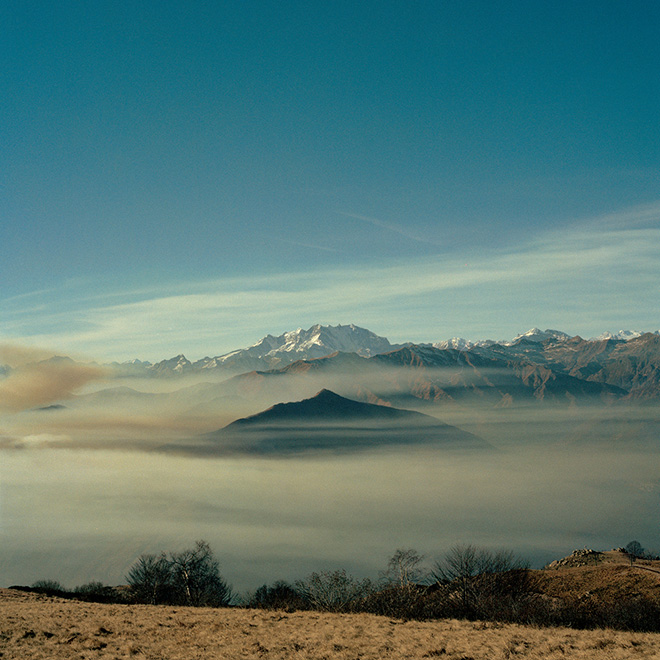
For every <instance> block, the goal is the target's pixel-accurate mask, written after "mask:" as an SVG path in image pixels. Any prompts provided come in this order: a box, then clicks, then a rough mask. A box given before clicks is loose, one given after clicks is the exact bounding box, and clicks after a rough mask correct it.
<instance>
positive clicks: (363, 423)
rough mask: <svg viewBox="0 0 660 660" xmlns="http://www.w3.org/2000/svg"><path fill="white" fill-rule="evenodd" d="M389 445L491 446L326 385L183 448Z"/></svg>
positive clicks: (264, 450)
mask: <svg viewBox="0 0 660 660" xmlns="http://www.w3.org/2000/svg"><path fill="white" fill-rule="evenodd" d="M393 445H399V446H401V445H407V446H411V445H431V446H434V447H441V448H446V449H450V448H451V449H460V450H477V449H481V450H484V449H492V447H491V446H490V445H489V444H488V443H487V442H486V441H485V440H482V439H481V438H478V437H477V436H475V435H472V434H471V433H467V432H465V431H462V430H461V429H459V428H457V427H455V426H451V425H449V424H444V423H443V422H441V421H440V420H438V419H436V418H434V417H431V416H430V415H424V414H422V413H418V412H414V411H411V410H399V409H397V408H392V407H388V406H380V405H374V404H370V403H363V402H360V401H354V400H352V399H347V398H346V397H343V396H340V395H338V394H335V393H334V392H332V391H330V390H327V389H324V390H321V391H320V392H318V393H317V394H316V395H315V396H313V397H310V398H308V399H303V400H302V401H293V402H289V403H278V404H276V405H274V406H272V407H271V408H269V409H267V410H264V411H263V412H260V413H257V414H256V415H251V416H249V417H244V418H242V419H238V420H236V421H235V422H232V423H231V424H229V425H227V426H225V427H224V428H222V429H219V430H218V431H214V432H212V433H207V434H205V435H204V436H203V442H202V443H201V444H198V445H195V446H191V447H188V449H189V450H190V451H193V452H195V453H204V454H215V453H217V454H224V453H234V452H236V453H248V454H271V455H273V454H292V453H301V452H309V451H334V452H344V451H351V450H357V449H376V448H379V447H384V446H393ZM171 448H172V447H170V449H171ZM177 449H183V447H181V446H179V447H177Z"/></svg>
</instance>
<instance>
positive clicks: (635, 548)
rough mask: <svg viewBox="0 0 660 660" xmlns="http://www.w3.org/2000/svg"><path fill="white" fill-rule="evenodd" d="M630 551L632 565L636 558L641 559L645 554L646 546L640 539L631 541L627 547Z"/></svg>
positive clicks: (627, 550) (629, 557) (628, 551)
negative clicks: (644, 546) (643, 545)
mask: <svg viewBox="0 0 660 660" xmlns="http://www.w3.org/2000/svg"><path fill="white" fill-rule="evenodd" d="M625 550H626V552H627V553H628V559H630V565H631V566H632V565H633V564H634V563H635V560H636V559H640V558H641V557H643V556H644V548H642V544H641V543H640V542H639V541H631V542H630V543H628V545H627V546H626V548H625Z"/></svg>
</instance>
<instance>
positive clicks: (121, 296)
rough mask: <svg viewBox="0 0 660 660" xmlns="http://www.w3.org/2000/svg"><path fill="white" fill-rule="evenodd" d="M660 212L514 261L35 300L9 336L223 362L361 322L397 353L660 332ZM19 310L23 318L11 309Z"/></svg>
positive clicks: (354, 270) (479, 252)
mask: <svg viewBox="0 0 660 660" xmlns="http://www.w3.org/2000/svg"><path fill="white" fill-rule="evenodd" d="M658 211H660V204H659V205H655V206H653V205H651V206H649V207H644V208H640V209H638V210H637V211H636V210H635V209H631V210H628V211H626V212H624V213H620V214H612V215H609V216H606V217H603V218H600V219H594V220H588V221H583V222H580V223H577V224H575V225H574V226H573V227H571V228H569V229H566V228H564V229H559V230H553V229H549V230H547V231H546V232H544V233H542V234H539V235H537V236H536V237H535V238H534V239H533V240H531V241H527V242H525V243H521V244H518V245H511V246H509V247H508V248H507V249H502V248H492V249H490V250H485V249H483V248H479V249H470V248H465V249H462V250H460V251H458V252H455V253H451V254H446V253H443V254H440V255H435V256H423V257H418V258H414V259H413V258H408V259H401V260H398V261H388V262H382V261H381V262H372V263H368V264H355V265H353V266H352V267H345V266H341V267H339V266H336V267H324V268H317V269H314V270H308V271H302V272H290V271H286V270H283V271H282V272H280V273H275V274H267V275H256V276H254V277H235V278H223V279H218V280H204V281H199V282H185V283H177V284H175V285H171V284H168V285H163V286H155V287H152V288H149V289H142V290H139V291H138V290H136V291H126V292H113V293H112V295H111V296H108V297H105V296H103V295H96V296H95V295H91V294H90V292H89V291H88V290H85V291H81V292H79V294H80V295H78V296H77V297H76V296H75V295H71V291H68V292H67V297H65V298H60V299H58V298H54V297H53V296H52V294H50V295H49V296H48V297H47V299H40V298H37V299H36V300H35V302H34V305H33V306H32V307H31V308H28V307H20V308H17V307H14V308H13V309H8V310H7V313H5V315H4V318H3V320H2V322H0V335H3V336H5V337H12V338H13V339H14V340H15V341H19V340H20V341H23V340H27V341H29V342H30V343H33V344H34V343H36V344H41V345H43V344H45V345H57V346H63V347H70V350H74V349H75V350H76V351H77V352H80V351H84V352H87V353H89V354H91V355H94V356H100V357H113V358H115V359H128V358H131V357H135V356H138V357H140V358H142V359H145V358H146V359H162V358H163V357H168V356H170V355H174V354H177V353H180V352H185V353H186V354H187V355H188V356H189V357H195V356H197V357H202V356H203V355H206V354H213V355H217V354H220V353H222V352H226V351H230V350H232V349H235V348H239V347H242V346H246V345H248V344H250V343H252V342H254V341H257V340H258V339H259V338H260V337H261V336H262V335H264V334H266V333H268V332H271V333H279V332H283V331H285V330H289V329H291V328H293V327H296V326H298V325H301V326H306V325H311V324H313V323H316V322H321V323H339V322H343V323H346V322H355V323H358V324H362V325H366V326H367V327H370V328H371V329H373V330H375V331H376V332H378V333H380V334H385V335H386V336H388V337H389V338H390V339H392V340H394V341H400V340H404V339H411V340H415V341H431V340H437V339H439V338H446V337H447V336H453V335H456V334H460V335H463V336H467V337H469V338H481V337H485V336H490V337H493V336H494V337H495V338H504V337H508V336H513V335H514V334H516V333H517V332H519V331H521V330H524V329H526V328H527V327H531V326H532V325H544V324H547V325H546V326H545V327H559V328H560V329H565V330H566V331H567V332H571V333H580V334H583V335H585V336H590V335H591V334H598V333H599V332H602V331H603V330H608V329H609V330H617V329H620V328H619V327H618V326H619V325H620V324H623V325H625V326H627V327H630V326H632V327H635V328H637V329H656V327H655V326H657V325H658V321H657V315H656V310H657V309H658V307H660V292H659V288H658V286H657V282H658V281H660V260H658V254H660V226H658V223H657V221H656V220H657V217H658ZM10 307H11V306H10Z"/></svg>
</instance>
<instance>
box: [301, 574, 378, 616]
mask: <svg viewBox="0 0 660 660" xmlns="http://www.w3.org/2000/svg"><path fill="white" fill-rule="evenodd" d="M296 589H297V591H298V593H299V594H300V595H301V596H302V597H303V598H304V599H305V600H306V601H307V602H308V603H309V605H310V606H311V607H312V608H314V609H318V610H325V611H328V612H345V611H347V610H349V609H350V608H351V606H352V604H353V603H355V602H356V601H358V600H360V599H361V598H364V597H365V596H366V595H367V594H369V592H370V591H371V589H372V585H371V580H368V579H364V580H358V579H356V578H354V577H353V576H352V575H348V574H347V573H346V571H345V570H344V569H339V570H336V571H323V572H321V573H312V574H310V575H309V576H307V578H306V579H305V580H300V581H298V582H296Z"/></svg>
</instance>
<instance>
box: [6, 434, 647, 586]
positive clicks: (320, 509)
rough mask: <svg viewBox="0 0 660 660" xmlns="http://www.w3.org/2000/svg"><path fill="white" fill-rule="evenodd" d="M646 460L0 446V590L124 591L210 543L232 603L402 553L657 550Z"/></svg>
mask: <svg viewBox="0 0 660 660" xmlns="http://www.w3.org/2000/svg"><path fill="white" fill-rule="evenodd" d="M658 458H659V454H658V452H657V451H655V452H649V450H648V448H646V449H645V448H643V447H640V448H637V449H634V448H629V449H622V448H621V447H619V446H594V445H590V446H588V447H583V448H579V447H576V446H569V447H566V446H562V445H553V446H539V445H538V444H535V445H529V446H520V445H518V446H513V447H506V448H503V449H501V450H499V451H495V452H488V453H481V452H478V453H475V454H473V455H469V454H467V455H460V454H455V453H451V452H447V451H443V450H438V449H430V448H428V447H425V448H412V449H411V448H405V449H402V450H389V451H381V452H365V453H352V454H346V455H330V456H321V455H317V456H310V457H295V458H287V459H277V458H264V459H262V458H258V459H257V458H248V457H235V458H199V457H186V456H179V455H167V454H161V453H156V452H152V451H139V450H121V449H114V450H99V449H85V448H77V449H76V448H68V449H67V448H53V447H49V446H38V445H36V446H34V447H24V448H21V449H3V450H0V586H9V585H14V584H27V585H29V584H31V583H32V582H34V581H35V580H38V579H45V578H48V579H55V580H59V581H60V582H62V583H63V584H64V585H65V586H67V587H74V586H76V585H79V584H83V583H85V582H89V581H92V580H95V581H96V580H100V581H102V582H104V583H107V584H113V585H114V584H121V583H124V582H125V575H126V573H127V571H128V569H129V567H130V566H131V564H132V563H133V562H134V561H135V559H136V558H137V557H138V556H139V555H140V554H142V553H158V552H160V551H176V550H181V549H184V548H186V547H190V546H191V545H192V544H193V543H194V541H195V540H197V539H205V540H206V541H208V542H209V543H210V545H211V547H212V548H213V550H214V551H215V553H216V556H217V558H218V559H219V561H220V564H221V572H222V574H223V576H224V577H225V578H226V579H227V580H228V581H229V582H230V583H231V584H232V585H233V586H234V588H235V589H236V590H237V591H238V592H243V591H245V590H248V589H254V588H256V587H258V586H259V585H261V584H263V583H270V582H273V581H275V580H278V579H286V580H295V579H297V578H302V577H305V576H306V575H307V574H309V573H310V572H311V571H315V570H324V569H334V568H345V569H347V570H348V571H349V572H351V573H353V574H354V575H356V576H367V577H372V578H375V577H377V576H378V573H379V571H380V570H382V569H384V568H385V565H386V563H387V559H388V557H390V556H391V555H392V553H393V552H394V550H395V549H397V548H415V549H417V550H418V551H419V552H420V553H423V554H425V555H426V556H427V557H428V561H427V563H428V565H429V566H430V565H431V564H432V562H433V561H434V560H435V559H437V558H439V557H441V556H442V554H443V553H444V552H445V551H447V550H448V549H449V548H450V547H451V546H452V545H455V544H457V543H474V544H478V545H482V546H487V547H490V548H510V549H512V550H514V551H516V552H517V553H519V554H521V555H523V556H524V557H526V558H528V559H529V560H530V562H531V564H532V565H533V566H537V567H538V566H541V565H543V564H544V563H546V562H548V561H550V560H552V559H554V558H557V557H560V556H564V555H566V554H568V553H570V552H571V551H572V550H573V549H575V548H581V547H585V546H588V547H593V548H596V549H610V548H612V547H615V546H621V545H625V544H626V543H628V542H629V541H631V540H633V539H637V540H639V541H640V542H641V543H642V545H643V546H644V547H646V548H654V549H659V548H660V524H659V523H660V517H659V515H658V514H659V511H660V508H659V505H660V471H659V469H658V468H659V466H660V461H659V460H658Z"/></svg>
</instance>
